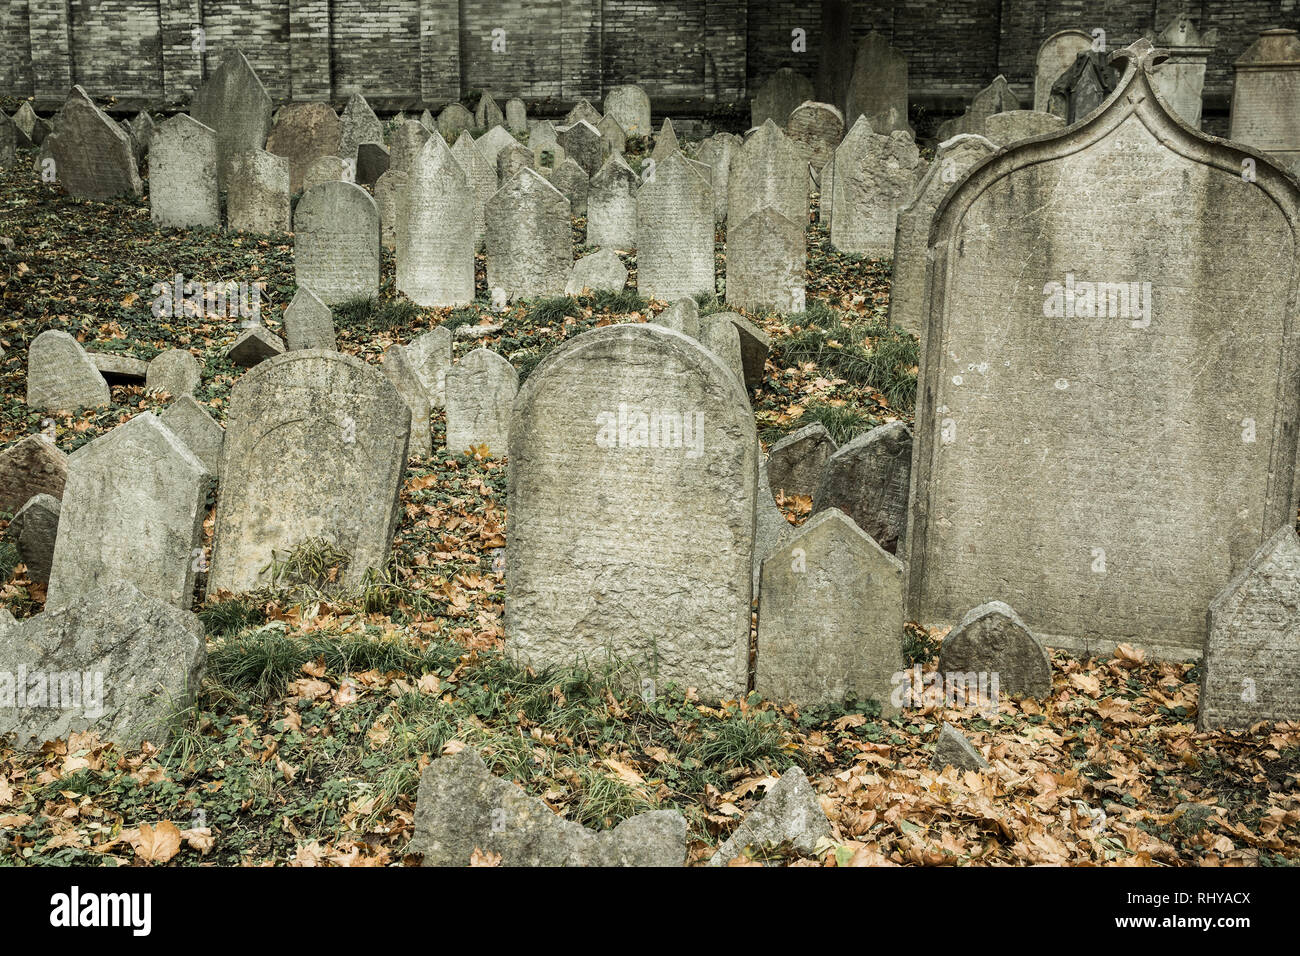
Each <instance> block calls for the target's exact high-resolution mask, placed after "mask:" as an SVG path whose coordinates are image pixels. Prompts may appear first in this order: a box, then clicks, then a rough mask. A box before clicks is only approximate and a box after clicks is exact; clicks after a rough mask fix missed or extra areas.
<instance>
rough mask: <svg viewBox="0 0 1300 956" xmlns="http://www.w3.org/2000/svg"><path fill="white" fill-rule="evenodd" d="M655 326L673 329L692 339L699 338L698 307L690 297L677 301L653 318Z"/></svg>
mask: <svg viewBox="0 0 1300 956" xmlns="http://www.w3.org/2000/svg"><path fill="white" fill-rule="evenodd" d="M655 324H656V325H662V326H663V327H664V328H666V329H675V330H677V331H678V332H681V333H682V334H683V335H689V336H690V337H691V338H693V339H698V338H699V337H700V307H699V305H698V304H697V303H696V301H695V300H694V299H692V298H691V297H690V296H686V297H685V298H681V299H678V300H677V301H676V302H674V303H673V304H672V305H670V306H669V307H668V308H666V309H664V310H663V311H662V312H660V313H659V314H658V315H657V316H655Z"/></svg>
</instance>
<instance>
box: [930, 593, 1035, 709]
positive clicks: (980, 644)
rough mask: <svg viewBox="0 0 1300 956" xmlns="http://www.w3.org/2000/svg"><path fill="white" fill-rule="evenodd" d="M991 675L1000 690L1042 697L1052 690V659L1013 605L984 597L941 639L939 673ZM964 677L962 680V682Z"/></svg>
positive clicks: (1006, 692) (1015, 694) (1023, 695)
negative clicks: (981, 601)
mask: <svg viewBox="0 0 1300 956" xmlns="http://www.w3.org/2000/svg"><path fill="white" fill-rule="evenodd" d="M972 672H973V673H975V674H987V675H989V683H990V684H992V676H993V675H997V688H998V691H999V692H1000V693H1003V694H1010V695H1011V696H1013V697H1037V698H1040V699H1041V698H1045V697H1047V696H1048V695H1050V694H1051V693H1052V659H1051V658H1050V657H1048V655H1047V651H1046V649H1044V647H1043V644H1042V642H1041V641H1040V640H1039V639H1038V638H1037V637H1035V636H1034V635H1033V633H1032V632H1031V631H1030V630H1029V628H1027V627H1025V622H1024V621H1022V620H1020V615H1018V614H1017V613H1016V612H1015V610H1014V609H1013V608H1011V607H1010V606H1009V605H1006V604H1004V603H1002V602H1001V601H989V602H987V603H985V604H981V605H980V606H979V607H976V608H972V609H971V610H970V611H969V612H967V614H966V616H965V617H963V618H962V620H961V623H960V624H958V625H957V626H956V627H954V628H953V629H952V630H951V631H950V632H949V633H948V636H947V637H945V638H944V639H943V644H942V646H940V648H939V673H940V674H944V675H949V674H970V673H972ZM969 685H970V681H969V680H967V686H969Z"/></svg>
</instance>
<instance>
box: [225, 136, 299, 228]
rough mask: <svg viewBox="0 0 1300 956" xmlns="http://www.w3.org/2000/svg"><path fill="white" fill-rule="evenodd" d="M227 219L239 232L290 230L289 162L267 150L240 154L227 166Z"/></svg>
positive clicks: (252, 150) (253, 150) (231, 226)
mask: <svg viewBox="0 0 1300 956" xmlns="http://www.w3.org/2000/svg"><path fill="white" fill-rule="evenodd" d="M226 185H227V186H228V187H229V191H228V192H227V193H226V219H227V220H228V222H229V225H230V228H231V229H232V230H233V231H235V232H256V233H280V232H288V231H289V209H290V205H289V197H290V193H289V161H288V160H287V159H285V158H284V157H283V156H274V155H272V154H271V153H268V152H267V151H266V150H264V149H251V150H247V151H245V152H242V153H236V154H235V155H234V156H232V157H231V158H230V160H229V163H228V165H227V174H226Z"/></svg>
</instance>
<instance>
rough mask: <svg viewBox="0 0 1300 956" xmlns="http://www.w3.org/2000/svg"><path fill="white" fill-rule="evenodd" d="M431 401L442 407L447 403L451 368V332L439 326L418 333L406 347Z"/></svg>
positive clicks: (434, 405)
mask: <svg viewBox="0 0 1300 956" xmlns="http://www.w3.org/2000/svg"><path fill="white" fill-rule="evenodd" d="M406 354H407V357H408V358H409V359H410V360H411V364H412V365H413V366H414V367H415V374H416V375H417V376H419V379H420V382H421V384H422V385H423V386H424V390H425V392H427V393H428V395H429V403H430V404H431V405H432V406H433V407H434V408H442V407H443V406H444V405H446V403H447V372H448V371H449V370H450V369H451V332H449V331H448V330H447V329H445V328H443V327H442V326H439V327H438V328H436V329H430V330H429V331H428V332H425V333H424V334H423V335H417V336H416V337H415V338H414V339H412V340H411V344H410V345H408V346H407V347H406Z"/></svg>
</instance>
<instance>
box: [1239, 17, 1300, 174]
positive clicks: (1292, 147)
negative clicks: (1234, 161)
mask: <svg viewBox="0 0 1300 956" xmlns="http://www.w3.org/2000/svg"><path fill="white" fill-rule="evenodd" d="M1232 67H1233V70H1234V71H1235V76H1234V79H1233V84H1232V119H1231V129H1230V132H1229V133H1228V136H1229V137H1230V138H1231V139H1233V140H1236V141H1237V142H1239V143H1245V144H1246V145H1248V146H1254V147H1255V148H1256V149H1259V150H1261V151H1263V152H1265V153H1267V154H1268V155H1269V156H1270V157H1272V158H1273V159H1274V160H1275V161H1276V162H1278V163H1280V164H1281V165H1282V166H1283V167H1284V168H1286V169H1288V170H1291V171H1295V170H1297V169H1300V37H1297V35H1296V31H1295V30H1281V29H1273V30H1264V31H1262V32H1261V33H1260V35H1259V39H1258V40H1256V41H1255V42H1254V43H1252V44H1251V45H1250V47H1249V48H1247V50H1246V52H1245V53H1243V54H1242V55H1241V56H1240V57H1239V58H1238V59H1237V60H1236V61H1235V62H1234V63H1233V64H1232Z"/></svg>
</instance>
